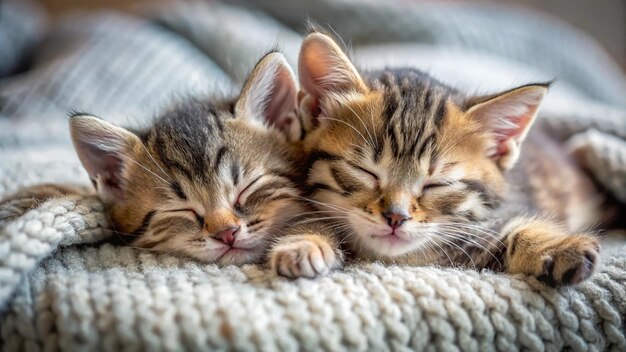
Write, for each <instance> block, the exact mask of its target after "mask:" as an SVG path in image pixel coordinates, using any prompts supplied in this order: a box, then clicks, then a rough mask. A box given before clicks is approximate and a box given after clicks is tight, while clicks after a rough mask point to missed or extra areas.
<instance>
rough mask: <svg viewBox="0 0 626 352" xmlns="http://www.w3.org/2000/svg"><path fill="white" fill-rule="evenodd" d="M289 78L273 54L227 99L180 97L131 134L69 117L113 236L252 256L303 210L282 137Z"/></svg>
mask: <svg viewBox="0 0 626 352" xmlns="http://www.w3.org/2000/svg"><path fill="white" fill-rule="evenodd" d="M296 84H297V82H296V81H295V78H294V75H293V73H292V71H291V69H290V67H289V66H288V64H287V63H286V61H285V59H284V57H283V56H282V55H281V54H279V53H270V54H268V55H266V56H265V57H264V58H263V59H262V60H261V61H260V62H259V63H258V64H257V66H256V67H255V68H254V71H253V72H252V74H251V76H250V78H249V79H248V81H247V82H246V84H245V85H244V87H243V90H242V92H241V94H240V96H239V97H238V99H236V101H234V102H232V101H219V100H215V101H189V102H186V103H185V104H184V105H180V106H179V107H177V108H175V109H173V110H171V111H168V112H166V113H164V114H163V115H162V116H160V117H159V118H157V119H155V121H154V123H153V124H152V125H151V126H150V127H149V128H147V129H143V130H137V131H131V130H129V129H124V128H121V127H117V126H114V125H113V124H111V123H108V122H105V121H103V120H101V119H99V118H97V117H93V116H90V115H85V114H78V115H74V116H72V118H71V120H70V130H71V136H72V140H73V142H74V146H75V148H76V152H77V154H78V157H79V158H80V161H81V162H82V164H83V166H84V167H85V169H86V170H87V172H88V174H89V177H90V178H91V181H92V183H93V185H94V186H95V188H96V189H97V192H98V194H99V196H100V197H101V199H102V200H103V201H104V203H105V204H106V206H107V212H108V214H109V215H110V217H111V219H112V222H113V223H114V224H115V230H116V231H117V233H118V235H119V236H121V238H122V240H123V242H126V243H128V244H132V245H133V246H135V247H141V248H147V249H150V250H154V251H161V252H170V253H176V254H180V255H185V256H189V257H193V258H196V259H198V260H201V261H205V262H217V263H223V264H242V263H251V262H258V261H260V260H261V259H262V257H263V256H264V255H265V252H266V249H267V247H268V246H269V244H270V243H271V242H272V241H273V240H274V239H275V237H276V236H277V235H279V234H280V233H281V231H282V230H283V228H284V227H285V225H286V222H287V220H288V219H290V218H291V217H293V216H294V215H296V214H298V213H300V212H302V211H303V205H302V204H301V202H300V201H299V200H298V197H299V192H298V190H297V188H296V184H295V183H294V180H295V178H297V177H296V175H297V169H296V168H295V167H294V165H295V161H296V159H297V158H298V155H297V154H296V153H297V152H296V149H294V148H292V147H291V144H290V143H289V141H288V139H289V137H290V134H289V132H288V131H289V128H290V127H289V126H290V125H289V123H290V121H291V120H293V119H294V117H295V115H294V111H295V109H296V103H297V99H296V94H297V88H296Z"/></svg>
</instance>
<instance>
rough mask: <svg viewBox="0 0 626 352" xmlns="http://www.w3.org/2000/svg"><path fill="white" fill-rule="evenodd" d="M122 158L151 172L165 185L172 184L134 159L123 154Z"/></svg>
mask: <svg viewBox="0 0 626 352" xmlns="http://www.w3.org/2000/svg"><path fill="white" fill-rule="evenodd" d="M121 156H122V157H124V158H126V159H128V160H130V161H132V162H133V163H135V164H137V165H138V166H139V167H141V168H142V169H144V170H145V171H147V172H149V173H150V174H152V175H154V177H156V178H158V179H159V180H161V181H163V182H164V183H165V184H168V185H169V184H170V183H169V182H168V181H166V180H165V179H164V178H163V177H161V176H159V175H157V174H156V173H154V172H153V171H152V170H150V169H148V168H147V167H145V166H143V165H141V164H140V163H139V162H137V161H135V160H134V159H133V158H131V157H129V156H127V155H123V154H121Z"/></svg>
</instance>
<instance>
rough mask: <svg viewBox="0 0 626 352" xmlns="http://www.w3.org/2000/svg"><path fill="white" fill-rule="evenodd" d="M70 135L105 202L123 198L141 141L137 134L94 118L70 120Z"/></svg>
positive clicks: (77, 117)
mask: <svg viewBox="0 0 626 352" xmlns="http://www.w3.org/2000/svg"><path fill="white" fill-rule="evenodd" d="M70 134H71V136H72V141H73V142H74V148H75V149H76V153H77V154H78V158H79V159H80V161H81V163H82V164H83V166H84V167H85V169H86V170H87V173H88V174H89V177H90V178H91V180H92V182H93V183H94V186H95V187H96V189H97V191H98V193H99V194H100V196H101V197H102V198H103V199H104V200H105V201H113V200H115V199H120V198H121V197H122V196H123V190H124V170H125V165H126V163H127V161H128V160H129V157H131V158H132V156H130V155H132V153H133V149H134V148H135V147H136V146H138V145H139V144H140V143H141V141H140V140H139V137H137V136H136V135H135V134H133V133H131V132H129V131H127V130H125V129H123V128H121V127H117V126H115V125H113V124H111V123H108V122H106V121H103V120H100V119H99V118H97V117H94V116H88V115H78V116H72V117H71V119H70Z"/></svg>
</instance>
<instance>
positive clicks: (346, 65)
mask: <svg viewBox="0 0 626 352" xmlns="http://www.w3.org/2000/svg"><path fill="white" fill-rule="evenodd" d="M299 75H300V83H301V92H300V95H299V98H300V108H299V113H300V114H301V115H302V119H301V120H302V123H303V126H304V129H305V131H306V132H307V134H306V137H305V139H304V141H303V148H304V150H305V152H306V153H307V154H308V155H309V161H308V167H309V173H308V181H307V186H308V189H309V191H310V195H309V196H310V197H311V198H312V202H313V203H314V204H316V205H317V207H318V210H319V211H318V215H319V217H318V219H317V220H316V219H309V220H306V221H305V222H304V223H303V224H302V225H301V226H299V227H297V228H295V229H293V231H291V233H292V235H290V236H287V237H284V238H282V239H281V241H280V243H279V244H278V245H277V246H276V247H275V248H274V249H273V252H272V258H271V263H272V266H273V268H274V270H275V271H276V272H277V273H279V274H281V275H284V276H288V277H299V276H306V277H314V276H316V275H318V274H322V273H325V272H327V271H329V270H330V269H334V268H338V267H340V265H341V258H342V256H343V254H342V251H341V250H339V244H340V243H342V244H343V245H344V247H345V249H347V250H348V251H349V252H351V253H352V254H353V255H354V256H356V257H358V258H364V259H367V260H382V261H385V262H390V263H401V264H412V265H425V264H439V265H451V266H455V265H462V266H468V267H472V268H474V267H475V268H491V269H494V270H504V271H506V272H508V273H512V274H516V273H523V274H528V275H533V276H535V277H536V278H538V279H540V280H542V281H544V282H546V283H548V284H550V285H558V284H576V283H578V282H580V281H582V280H584V279H586V278H588V277H589V276H590V275H591V274H592V272H593V271H594V268H595V267H596V265H597V263H598V253H599V249H600V247H599V244H598V243H599V242H598V239H597V238H595V237H594V236H593V235H592V234H590V233H588V232H585V230H583V228H584V226H587V225H589V224H590V223H593V222H594V221H596V217H595V214H597V209H595V208H594V206H595V204H596V203H595V201H594V196H595V190H594V189H593V185H592V184H591V182H590V181H589V180H588V179H587V178H585V176H584V175H583V174H582V173H581V172H580V171H579V170H578V169H577V168H576V167H575V165H574V164H573V163H572V162H571V161H570V160H569V158H568V157H567V156H566V155H564V153H563V151H562V150H561V149H559V148H558V147H557V146H556V145H555V144H554V143H553V142H552V141H551V140H550V139H549V138H547V137H546V136H545V135H542V134H541V133H540V131H533V132H532V133H531V134H530V135H528V138H526V137H527V132H528V130H529V128H530V126H531V125H532V123H533V121H534V119H535V116H536V115H537V109H538V108H539V105H540V103H541V101H542V99H543V97H544V95H545V93H546V92H547V90H548V86H549V84H529V85H525V86H522V87H518V88H515V89H511V90H508V91H506V92H502V93H500V94H495V95H491V96H484V97H467V96H466V95H464V94H463V93H462V92H459V91H457V90H455V89H453V88H450V87H448V86H446V85H444V84H442V83H440V82H438V81H436V80H435V79H433V78H431V77H429V76H428V75H426V74H424V73H422V72H420V71H417V70H414V69H387V70H382V71H374V72H366V73H363V74H361V73H359V72H358V71H357V70H356V69H355V68H354V66H353V65H352V64H351V62H350V61H349V59H348V58H347V56H346V55H345V54H344V53H343V52H342V50H341V49H340V48H339V46H338V45H337V44H336V43H335V42H334V41H333V40H332V39H331V38H330V37H328V36H327V35H324V34H321V33H312V34H310V35H309V36H307V37H306V39H305V40H304V42H303V44H302V48H301V52H300V58H299ZM525 139H527V142H526V143H525V144H524V148H523V151H522V152H521V153H520V151H521V149H520V148H521V144H522V142H523V141H524V140H525ZM520 156H521V157H520ZM518 159H520V160H519V162H517V161H518ZM516 162H517V163H516ZM514 166H515V167H514ZM307 222H308V223H307Z"/></svg>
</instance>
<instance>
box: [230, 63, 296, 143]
mask: <svg viewBox="0 0 626 352" xmlns="http://www.w3.org/2000/svg"><path fill="white" fill-rule="evenodd" d="M297 97H298V86H297V82H296V79H295V77H294V74H293V71H292V70H291V67H290V66H289V64H288V63H287V60H285V57H284V56H283V55H282V54H280V53H277V52H272V53H269V54H267V55H265V57H263V59H261V61H259V63H258V64H257V65H256V66H255V67H254V70H253V71H252V74H251V75H250V77H249V78H248V80H247V81H246V83H245V84H244V87H243V89H242V90H241V94H240V96H239V99H238V100H237V104H236V105H235V114H236V116H244V117H246V118H252V119H254V120H257V121H260V122H262V123H263V124H264V125H269V126H271V127H274V128H277V129H279V130H280V131H282V132H283V134H284V135H285V136H286V137H287V139H288V140H298V139H299V138H300V131H301V128H300V120H298V118H297V116H296V106H297V100H298V99H297Z"/></svg>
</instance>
